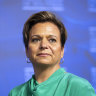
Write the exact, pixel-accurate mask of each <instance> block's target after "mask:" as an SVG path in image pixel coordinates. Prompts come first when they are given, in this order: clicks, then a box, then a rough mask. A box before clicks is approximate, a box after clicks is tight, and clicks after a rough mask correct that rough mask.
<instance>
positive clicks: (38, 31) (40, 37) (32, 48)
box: [26, 22, 64, 65]
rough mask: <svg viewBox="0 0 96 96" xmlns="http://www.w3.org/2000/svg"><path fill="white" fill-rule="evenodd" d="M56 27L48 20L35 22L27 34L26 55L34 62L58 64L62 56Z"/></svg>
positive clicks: (62, 50) (62, 51)
mask: <svg viewBox="0 0 96 96" xmlns="http://www.w3.org/2000/svg"><path fill="white" fill-rule="evenodd" d="M63 53H64V48H62V47H61V41H60V32H59V29H58V27H57V26H56V25H55V24H53V23H50V22H45V23H37V24H35V25H34V26H33V27H32V29H31V31H30V34H29V43H28V49H26V54H27V57H28V58H29V59H30V61H31V62H32V63H33V65H34V64H35V65H36V64H39V65H40V64H43V65H54V64H59V62H60V59H61V58H62V57H63Z"/></svg>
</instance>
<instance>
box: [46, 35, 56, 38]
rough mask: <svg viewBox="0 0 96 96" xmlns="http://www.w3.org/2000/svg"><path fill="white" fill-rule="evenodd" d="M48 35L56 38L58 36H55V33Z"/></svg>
mask: <svg viewBox="0 0 96 96" xmlns="http://www.w3.org/2000/svg"><path fill="white" fill-rule="evenodd" d="M48 37H55V38H57V36H55V35H49V36H48Z"/></svg>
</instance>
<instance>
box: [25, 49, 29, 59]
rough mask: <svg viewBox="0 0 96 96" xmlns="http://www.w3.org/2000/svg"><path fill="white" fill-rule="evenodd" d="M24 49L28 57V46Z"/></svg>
mask: <svg viewBox="0 0 96 96" xmlns="http://www.w3.org/2000/svg"><path fill="white" fill-rule="evenodd" d="M25 50H26V56H27V57H28V58H29V52H28V48H25Z"/></svg>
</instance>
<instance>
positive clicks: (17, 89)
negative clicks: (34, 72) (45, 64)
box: [8, 79, 31, 96]
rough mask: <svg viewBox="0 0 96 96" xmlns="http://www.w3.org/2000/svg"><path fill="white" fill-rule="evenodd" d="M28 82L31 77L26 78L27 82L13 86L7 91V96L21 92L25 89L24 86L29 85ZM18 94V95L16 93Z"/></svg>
mask: <svg viewBox="0 0 96 96" xmlns="http://www.w3.org/2000/svg"><path fill="white" fill-rule="evenodd" d="M30 82H31V79H30V80H28V81H27V82H25V83H23V84H21V85H19V86H16V87H15V88H13V89H12V90H11V91H10V93H9V95H8V96H17V94H19V93H20V94H21V92H23V91H25V90H26V88H27V87H28V86H29V84H30ZM18 96H19V95H18ZM20 96H21V95H20Z"/></svg>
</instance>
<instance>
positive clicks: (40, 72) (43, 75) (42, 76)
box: [34, 64, 60, 83]
mask: <svg viewBox="0 0 96 96" xmlns="http://www.w3.org/2000/svg"><path fill="white" fill-rule="evenodd" d="M59 68H60V65H59V64H58V65H55V66H51V67H50V66H49V67H48V66H47V67H46V66H34V72H35V79H36V80H37V82H38V83H42V82H44V81H46V80H47V79H48V78H49V77H50V76H51V75H52V74H53V73H54V72H55V71H56V70H58V69H59Z"/></svg>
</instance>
